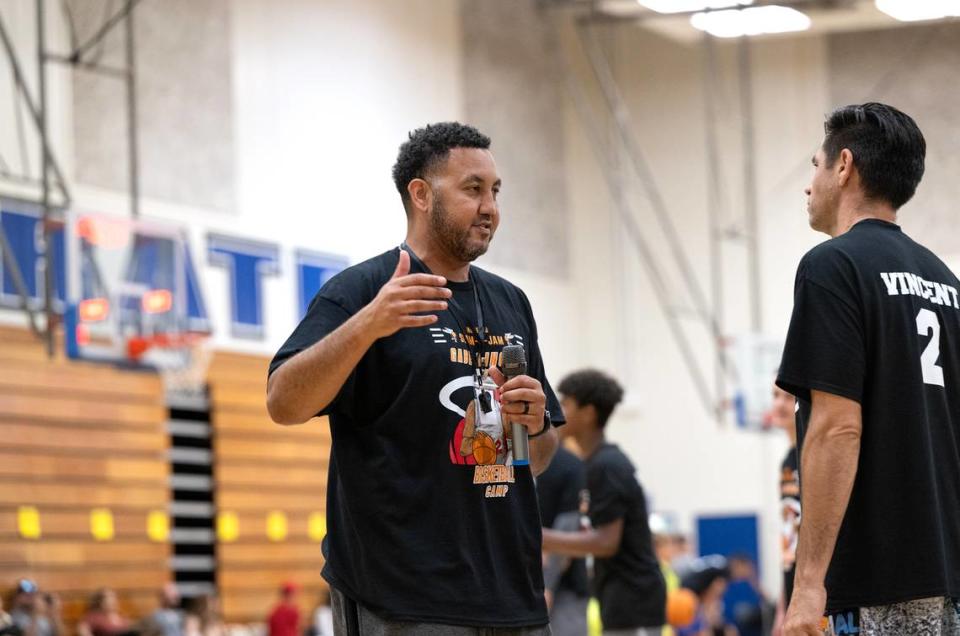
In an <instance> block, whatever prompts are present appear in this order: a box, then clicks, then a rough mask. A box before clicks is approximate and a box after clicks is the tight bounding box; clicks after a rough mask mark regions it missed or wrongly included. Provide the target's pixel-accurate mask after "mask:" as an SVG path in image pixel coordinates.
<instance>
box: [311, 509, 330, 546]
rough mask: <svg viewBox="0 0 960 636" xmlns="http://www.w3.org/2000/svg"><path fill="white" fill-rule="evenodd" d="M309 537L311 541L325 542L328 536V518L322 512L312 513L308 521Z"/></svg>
mask: <svg viewBox="0 0 960 636" xmlns="http://www.w3.org/2000/svg"><path fill="white" fill-rule="evenodd" d="M307 535H309V537H310V540H311V541H323V537H325V536H326V535H327V517H326V515H324V514H323V513H322V512H312V513H310V517H309V518H308V519H307Z"/></svg>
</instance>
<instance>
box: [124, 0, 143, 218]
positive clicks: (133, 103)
mask: <svg viewBox="0 0 960 636" xmlns="http://www.w3.org/2000/svg"><path fill="white" fill-rule="evenodd" d="M136 2H137V0H127V11H126V14H127V16H126V17H127V19H126V21H125V23H124V25H125V26H126V32H127V33H126V41H127V47H126V49H127V51H126V52H127V140H128V154H129V157H128V159H129V165H130V216H131V217H133V218H135V219H136V218H138V217H139V216H140V148H139V145H138V144H137V74H136V57H135V53H136V50H135V49H136V46H135V44H136V43H135V41H134V34H133V32H134V24H133V6H134V5H135V4H136Z"/></svg>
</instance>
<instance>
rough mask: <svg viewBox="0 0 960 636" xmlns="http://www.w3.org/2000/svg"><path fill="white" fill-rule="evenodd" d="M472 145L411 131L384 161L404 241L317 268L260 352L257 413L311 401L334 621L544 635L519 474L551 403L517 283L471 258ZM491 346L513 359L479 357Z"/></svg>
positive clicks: (538, 574) (535, 515)
mask: <svg viewBox="0 0 960 636" xmlns="http://www.w3.org/2000/svg"><path fill="white" fill-rule="evenodd" d="M489 146H490V139H489V138H488V137H486V136H484V135H482V134H481V133H480V132H478V131H477V130H476V129H474V128H471V127H469V126H465V125H463V124H459V123H443V124H434V125H430V126H427V127H425V128H422V129H419V130H416V131H414V132H413V133H411V134H410V139H409V140H408V141H407V142H406V143H404V144H403V145H402V146H401V148H400V153H399V156H398V158H397V163H396V165H395V166H394V169H393V176H394V182H395V185H396V187H397V190H398V191H399V193H400V196H401V200H402V201H403V205H404V208H405V210H406V214H407V235H406V240H405V242H404V243H403V244H402V245H401V246H400V247H399V248H398V247H395V248H393V249H391V250H389V251H387V252H385V253H383V254H381V255H379V256H376V257H374V258H372V259H370V260H367V261H365V262H363V263H360V264H359V265H355V266H353V267H350V268H348V269H346V270H344V271H343V272H341V273H340V274H338V275H337V276H335V277H334V278H332V279H331V280H330V281H329V282H327V283H326V284H325V285H324V286H323V288H322V289H321V290H320V292H319V293H318V294H317V295H316V297H315V298H314V299H313V302H312V303H311V305H310V307H309V309H308V310H307V315H306V316H305V317H304V318H303V320H302V322H301V323H300V324H299V325H298V326H297V328H296V330H294V332H293V334H292V335H291V336H290V337H289V338H288V340H287V341H286V342H285V343H284V345H283V346H282V347H281V348H280V350H279V351H278V352H277V355H276V356H275V358H274V360H273V362H272V363H271V365H270V379H269V383H268V388H267V407H268V409H269V411H270V415H271V417H272V418H273V419H274V420H275V421H277V422H279V423H282V424H297V423H302V422H305V421H307V420H308V419H310V418H312V417H314V416H315V415H327V416H329V422H330V430H331V437H332V447H331V456H330V466H329V477H328V482H327V510H326V513H327V527H328V534H327V536H326V538H325V539H324V546H323V548H324V556H325V558H326V562H325V565H324V569H323V576H324V578H325V579H326V580H327V582H328V583H329V584H330V588H331V601H332V607H333V613H334V621H335V624H336V626H337V633H338V634H350V635H352V634H381V633H389V634H396V635H399V636H403V635H406V634H418V635H419V634H443V635H445V636H446V635H450V636H461V635H462V636H468V635H476V634H478V633H479V632H480V631H481V630H487V629H492V628H495V629H496V630H497V633H501V634H525V635H526V634H529V635H539V634H549V627H548V626H547V620H548V619H547V610H546V605H545V603H544V597H543V573H542V569H541V535H540V514H539V510H538V506H537V495H536V490H535V487H534V481H533V477H534V475H535V474H537V473H539V472H540V471H542V470H543V469H544V468H545V467H546V466H547V464H548V463H549V462H550V458H551V456H552V455H553V453H554V451H555V450H556V447H557V433H556V431H555V430H554V429H553V428H552V427H551V419H552V420H553V422H555V423H557V424H560V423H562V422H563V418H562V415H561V414H560V407H559V403H558V402H557V399H556V396H555V395H554V394H553V391H552V390H551V388H550V385H549V384H548V383H547V380H546V375H545V373H544V368H543V361H542V359H541V357H540V350H539V347H538V344H537V328H536V323H535V321H534V318H533V312H532V310H531V308H530V303H529V301H528V300H527V297H526V296H525V295H524V293H523V292H522V291H521V290H520V289H519V288H517V287H516V286H515V285H512V284H511V283H509V282H508V281H506V280H504V279H503V278H500V277H499V276H495V275H493V274H491V273H488V272H486V271H484V270H482V269H480V268H477V267H474V266H471V263H472V262H473V261H474V260H475V259H476V258H478V257H479V256H480V255H482V254H483V253H485V252H486V250H487V247H488V246H489V244H490V241H491V239H492V238H493V235H494V233H495V232H496V229H497V226H498V225H499V222H500V210H499V206H498V204H497V193H498V192H499V190H500V177H499V175H498V174H497V167H496V164H495V163H494V160H493V155H492V154H491V153H490V150H489ZM505 345H523V347H524V349H525V353H526V361H527V367H526V374H522V375H517V376H515V377H511V378H510V379H509V380H507V379H506V378H505V377H504V375H503V374H502V373H501V372H500V371H498V370H497V368H496V365H497V364H498V363H499V362H500V358H501V350H502V349H503V347H504V346H505ZM491 387H492V388H491ZM551 411H552V412H553V415H552V416H551ZM511 422H515V423H519V424H521V425H522V426H523V427H524V428H526V430H527V433H528V435H529V438H530V441H529V460H528V461H523V458H522V457H520V458H515V457H514V440H513V435H512V426H511Z"/></svg>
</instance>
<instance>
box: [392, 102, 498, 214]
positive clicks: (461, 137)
mask: <svg viewBox="0 0 960 636" xmlns="http://www.w3.org/2000/svg"><path fill="white" fill-rule="evenodd" d="M489 147H490V138H489V137H487V136H486V135H484V134H483V133H481V132H480V131H479V130H477V129H476V128H474V127H473V126H468V125H466V124H461V123H460V122H457V121H445V122H441V123H439V124H427V125H426V126H424V127H423V128H418V129H416V130H414V131H413V132H411V133H410V138H409V139H408V140H407V141H406V142H404V143H403V145H402V146H400V152H399V153H398V154H397V163H395V164H393V183H394V184H395V185H396V186H397V192H399V193H400V198H401V199H403V206H404V207H405V208H406V207H407V205H408V204H409V203H410V194H409V193H408V192H407V184H409V183H410V182H411V181H413V180H414V179H424V178H426V176H427V175H428V174H429V173H430V171H432V170H434V169H435V168H436V167H437V166H438V165H439V164H440V163H442V162H444V161H446V160H447V157H448V156H449V155H450V150H451V149H453V148H481V149H483V150H486V149H487V148H489Z"/></svg>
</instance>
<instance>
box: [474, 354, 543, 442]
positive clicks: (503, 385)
mask: <svg viewBox="0 0 960 636" xmlns="http://www.w3.org/2000/svg"><path fill="white" fill-rule="evenodd" d="M487 375H489V376H490V379H491V380H493V381H494V382H496V383H497V386H499V387H500V411H501V412H502V413H503V414H504V415H505V416H507V419H508V420H510V421H511V422H516V423H518V424H523V425H524V426H526V427H527V433H528V434H530V435H535V434H537V433H539V432H540V431H542V430H543V426H544V424H543V413H544V411H545V410H546V408H547V396H546V395H545V394H544V392H543V387H542V386H541V385H540V381H539V380H537V379H536V378H531V377H530V376H529V375H518V376H517V377H515V378H510V380H509V381H508V380H507V378H506V376H504V375H503V372H502V371H500V369H498V368H497V367H490V369H489V370H488V371H487Z"/></svg>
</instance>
